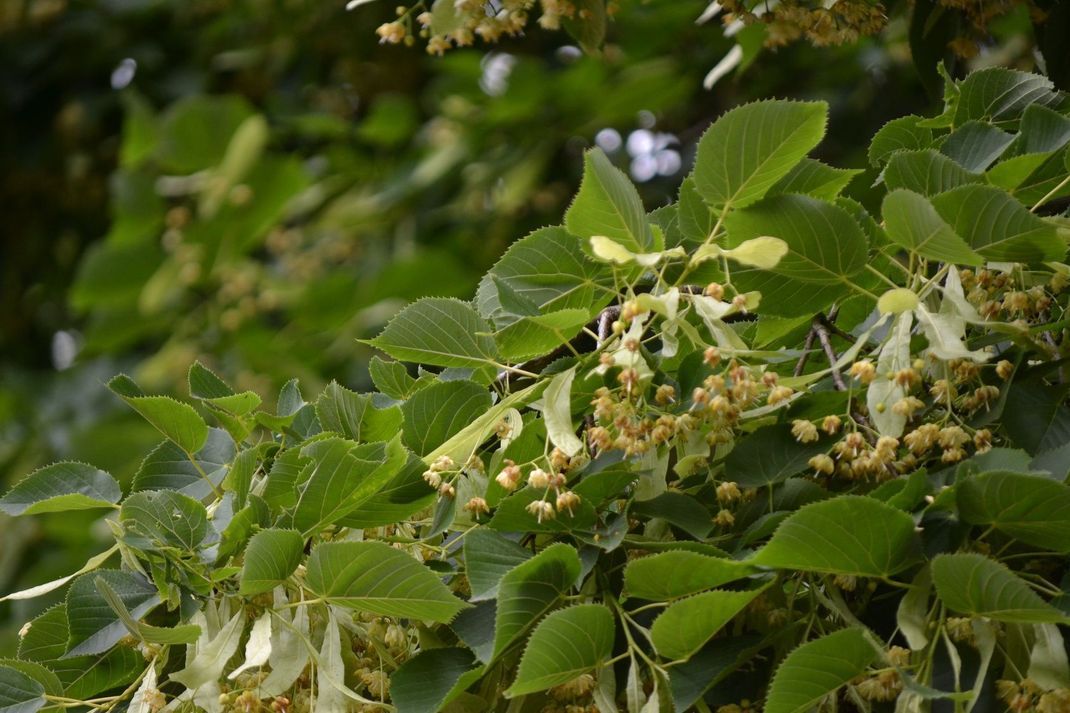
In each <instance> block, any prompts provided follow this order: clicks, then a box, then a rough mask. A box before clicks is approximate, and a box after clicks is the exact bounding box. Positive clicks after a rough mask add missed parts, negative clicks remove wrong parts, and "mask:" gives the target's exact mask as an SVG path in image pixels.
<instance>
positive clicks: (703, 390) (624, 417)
mask: <svg viewBox="0 0 1070 713" xmlns="http://www.w3.org/2000/svg"><path fill="white" fill-rule="evenodd" d="M628 346H629V345H628V344H627V342H625V348H628ZM636 348H637V347H636ZM703 361H704V362H705V364H706V366H708V367H710V368H711V369H714V368H717V367H719V366H721V364H722V359H721V354H720V351H719V350H718V349H717V347H708V348H707V349H706V350H705V352H704V353H703ZM607 365H608V364H607ZM616 381H617V383H618V384H619V386H618V387H616V388H609V387H601V388H599V389H598V390H597V391H595V398H594V399H593V400H592V401H591V405H592V406H594V420H595V424H594V425H592V426H590V427H588V428H587V442H588V444H590V445H591V446H593V447H594V448H596V449H597V450H598V451H608V450H614V449H616V450H621V451H624V453H625V454H626V455H628V456H633V455H641V454H643V453H646V452H648V451H649V450H651V449H652V448H656V447H657V446H659V445H662V444H664V443H666V442H668V441H669V440H671V439H672V438H674V437H676V436H686V435H687V434H689V433H692V432H695V431H699V432H702V433H704V434H705V439H706V442H707V443H709V444H710V445H717V444H719V443H728V442H729V441H731V440H732V438H733V432H732V429H733V427H734V426H735V425H736V423H737V422H738V421H739V419H740V416H741V415H742V413H743V412H744V411H745V410H746V409H748V408H753V407H757V406H759V405H761V404H763V403H765V404H768V405H771V406H775V405H778V404H782V403H785V402H787V401H788V400H790V399H791V398H792V396H793V395H794V394H795V391H794V390H793V389H791V388H789V387H787V386H781V385H778V383H777V381H778V377H777V375H776V374H775V373H773V372H759V371H757V370H755V369H753V368H752V367H748V366H743V365H741V364H740V363H738V362H737V361H735V360H732V361H730V362H729V363H728V364H727V365H726V366H724V367H723V368H722V369H721V370H720V371H718V372H717V373H713V374H710V375H709V376H707V377H706V378H705V379H703V381H702V384H701V385H700V386H696V387H695V388H694V389H692V391H691V393H690V394H688V396H689V397H690V398H689V401H690V406H689V407H688V408H687V410H686V411H684V412H683V413H673V412H672V411H670V409H673V408H674V407H675V406H677V405H678V403H679V402H680V399H681V397H680V395H679V394H677V393H676V387H674V386H672V385H671V384H660V385H653V384H651V385H650V386H649V387H647V388H643V387H642V383H641V375H640V374H639V372H638V371H637V370H636V369H634V368H625V369H621V370H620V371H619V372H618V373H617V376H616ZM650 396H652V397H653V398H652V399H650V398H649V397H650Z"/></svg>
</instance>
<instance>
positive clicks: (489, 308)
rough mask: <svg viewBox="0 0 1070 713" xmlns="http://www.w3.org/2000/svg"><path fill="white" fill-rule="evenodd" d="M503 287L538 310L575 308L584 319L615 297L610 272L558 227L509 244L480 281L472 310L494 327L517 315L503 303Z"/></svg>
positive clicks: (611, 271) (606, 266) (505, 324)
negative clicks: (476, 310)
mask: <svg viewBox="0 0 1070 713" xmlns="http://www.w3.org/2000/svg"><path fill="white" fill-rule="evenodd" d="M502 285H505V286H507V287H508V289H509V290H511V291H512V293H514V294H516V295H518V296H519V297H521V298H523V299H524V300H526V301H528V302H531V303H532V304H534V305H535V306H536V307H537V308H538V310H539V312H542V313H549V312H555V311H558V310H572V309H580V310H586V311H587V314H588V316H589V317H590V316H592V315H594V314H596V313H597V312H598V311H599V310H600V309H601V308H602V307H603V306H604V305H605V304H606V303H608V302H609V299H610V298H611V297H612V296H613V294H614V291H612V285H613V270H612V269H611V268H610V267H609V266H608V265H605V264H604V263H599V262H595V261H594V260H591V259H589V258H588V257H587V256H586V255H585V254H584V252H583V249H582V241H580V240H577V239H576V236H574V235H570V234H569V233H568V232H567V231H565V230H564V229H563V228H559V227H552V228H541V229H539V230H536V231H535V232H533V233H530V234H529V235H527V236H525V237H523V238H521V239H520V240H518V241H517V242H515V243H513V244H512V245H511V246H509V249H508V250H506V251H505V254H504V255H503V256H502V257H501V259H500V260H498V262H497V263H496V264H495V265H494V267H492V268H491V269H490V271H489V272H487V274H486V275H484V276H483V279H482V280H481V281H480V283H479V289H478V291H477V292H476V306H477V307H478V308H479V313H480V314H481V315H482V316H483V317H484V319H488V320H490V321H491V322H492V323H493V324H494V326H495V327H496V328H498V329H502V328H504V327H507V326H509V325H510V324H512V323H513V322H515V321H517V319H518V318H519V316H520V315H517V314H515V313H513V312H510V311H509V310H508V309H506V307H505V306H503V305H502V299H501V286H502Z"/></svg>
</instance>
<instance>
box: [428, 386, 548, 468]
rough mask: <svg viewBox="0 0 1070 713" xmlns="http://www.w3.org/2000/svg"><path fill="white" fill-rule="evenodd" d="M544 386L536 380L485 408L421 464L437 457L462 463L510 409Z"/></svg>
mask: <svg viewBox="0 0 1070 713" xmlns="http://www.w3.org/2000/svg"><path fill="white" fill-rule="evenodd" d="M545 387H546V382H545V381H537V382H535V383H534V384H532V385H531V386H528V387H526V388H524V389H521V390H520V391H514V392H513V393H511V394H509V395H508V396H506V397H505V398H503V399H500V400H499V401H498V402H497V403H496V404H494V405H493V406H491V407H490V408H489V409H487V410H486V411H485V412H484V413H483V414H482V415H481V416H480V417H479V418H477V419H475V420H474V421H472V422H471V423H469V424H468V425H467V426H465V427H464V428H462V429H461V430H460V431H458V432H457V433H456V434H455V435H453V436H451V437H450V439H449V440H447V441H446V442H445V443H443V444H442V445H440V446H438V447H437V448H435V450H433V451H431V452H430V453H428V454H426V455H425V456H424V459H423V460H424V463H427V464H428V465H430V464H431V463H434V462H435V460H436V459H438V458H439V457H440V456H444V455H445V456H449V457H450V458H452V459H453V461H454V462H455V463H464V462H465V461H466V460H468V456H470V455H471V454H472V453H473V452H474V451H475V450H476V449H477V448H478V447H479V446H480V444H481V443H483V441H485V440H486V439H487V437H488V436H489V435H490V434H491V433H493V431H494V427H495V425H497V423H498V422H499V421H500V420H501V419H502V418H503V417H504V416H505V414H506V412H508V411H509V409H519V408H522V407H524V406H526V405H527V404H529V403H531V402H532V401H534V400H535V399H537V398H538V397H539V395H540V394H541V393H542V390H543V389H544V388H545Z"/></svg>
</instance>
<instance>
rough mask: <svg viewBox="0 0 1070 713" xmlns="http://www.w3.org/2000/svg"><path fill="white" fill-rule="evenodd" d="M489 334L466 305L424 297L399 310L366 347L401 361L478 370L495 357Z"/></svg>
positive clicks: (483, 324) (454, 301)
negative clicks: (381, 351) (371, 347)
mask: <svg viewBox="0 0 1070 713" xmlns="http://www.w3.org/2000/svg"><path fill="white" fill-rule="evenodd" d="M490 331H491V330H490V325H488V324H487V323H486V322H485V321H484V320H483V319H482V318H481V317H480V316H479V313H478V312H476V311H475V309H474V308H473V307H472V306H471V305H470V304H468V303H467V302H461V301H460V300H454V299H447V298H440V297H426V298H424V299H422V300H417V301H416V302H413V303H412V304H411V305H409V306H408V307H406V308H405V309H403V310H401V312H399V313H398V314H397V316H396V317H394V319H392V320H390V323H389V324H387V325H386V328H385V329H384V330H383V331H382V332H381V333H380V334H379V336H378V337H376V338H375V339H372V340H369V341H368V344H370V345H372V346H373V347H376V348H377V349H381V350H383V351H384V352H386V353H387V354H389V355H390V356H392V357H394V358H395V359H398V360H400V361H412V362H419V363H421V364H431V365H434V366H456V367H473V368H478V367H481V366H486V365H487V364H488V363H489V364H493V363H494V362H495V361H496V359H497V356H498V355H497V352H496V350H495V346H494V339H493V337H491V336H490V334H489V333H490Z"/></svg>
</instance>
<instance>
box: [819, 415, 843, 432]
mask: <svg viewBox="0 0 1070 713" xmlns="http://www.w3.org/2000/svg"><path fill="white" fill-rule="evenodd" d="M840 424H841V421H840V417H839V416H835V415H831V416H825V418H824V419H823V420H822V421H821V430H822V431H824V432H825V433H827V434H829V435H830V436H832V435H835V434H836V433H837V432H839V430H840Z"/></svg>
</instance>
